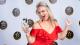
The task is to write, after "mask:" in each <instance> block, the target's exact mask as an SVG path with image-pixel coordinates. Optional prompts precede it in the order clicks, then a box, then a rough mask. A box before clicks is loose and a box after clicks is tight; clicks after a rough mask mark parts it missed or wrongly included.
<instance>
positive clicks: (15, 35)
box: [13, 31, 21, 40]
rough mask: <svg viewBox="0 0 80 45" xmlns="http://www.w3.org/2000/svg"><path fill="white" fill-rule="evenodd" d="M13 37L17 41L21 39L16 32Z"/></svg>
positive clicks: (19, 34)
mask: <svg viewBox="0 0 80 45" xmlns="http://www.w3.org/2000/svg"><path fill="white" fill-rule="evenodd" d="M13 37H14V39H15V40H19V39H20V38H21V33H20V32H18V31H16V32H15V33H14V35H13Z"/></svg>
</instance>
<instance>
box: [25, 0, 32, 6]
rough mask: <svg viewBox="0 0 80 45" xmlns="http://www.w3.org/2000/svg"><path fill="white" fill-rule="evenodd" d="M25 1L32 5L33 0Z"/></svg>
mask: <svg viewBox="0 0 80 45" xmlns="http://www.w3.org/2000/svg"><path fill="white" fill-rule="evenodd" d="M25 2H26V3H27V4H28V5H30V4H32V2H33V0H25Z"/></svg>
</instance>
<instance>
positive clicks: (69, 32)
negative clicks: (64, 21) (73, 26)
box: [66, 30, 74, 39]
mask: <svg viewBox="0 0 80 45" xmlns="http://www.w3.org/2000/svg"><path fill="white" fill-rule="evenodd" d="M73 36H74V34H73V32H72V31H71V30H68V32H67V35H66V38H68V39H72V38H73Z"/></svg>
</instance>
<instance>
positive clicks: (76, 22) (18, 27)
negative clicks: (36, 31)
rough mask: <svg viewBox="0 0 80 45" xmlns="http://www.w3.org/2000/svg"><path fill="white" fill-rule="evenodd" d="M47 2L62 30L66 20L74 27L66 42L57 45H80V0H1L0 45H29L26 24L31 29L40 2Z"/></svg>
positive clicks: (57, 42)
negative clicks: (23, 26) (23, 29)
mask: <svg viewBox="0 0 80 45" xmlns="http://www.w3.org/2000/svg"><path fill="white" fill-rule="evenodd" d="M40 1H43V2H46V3H47V4H48V5H49V7H50V9H51V11H52V13H53V15H54V17H55V18H56V19H57V21H58V23H59V25H60V26H61V28H62V29H64V26H65V20H67V19H70V20H71V21H72V25H71V26H70V27H69V31H68V33H67V35H66V38H65V39H64V40H59V39H58V40H56V41H55V43H54V44H55V45H80V0H0V45H27V38H26V34H25V33H24V32H23V31H22V25H23V23H24V22H28V24H29V25H30V27H31V24H32V23H33V21H34V22H35V21H37V20H38V19H39V17H38V16H37V15H36V5H37V3H38V2H40Z"/></svg>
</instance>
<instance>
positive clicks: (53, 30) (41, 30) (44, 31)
mask: <svg viewBox="0 0 80 45" xmlns="http://www.w3.org/2000/svg"><path fill="white" fill-rule="evenodd" d="M56 27H57V26H55V27H54V29H53V31H52V32H51V33H49V32H47V31H46V30H45V29H33V30H41V31H44V32H46V33H47V34H49V35H51V34H53V32H54V31H55V29H56Z"/></svg>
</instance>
